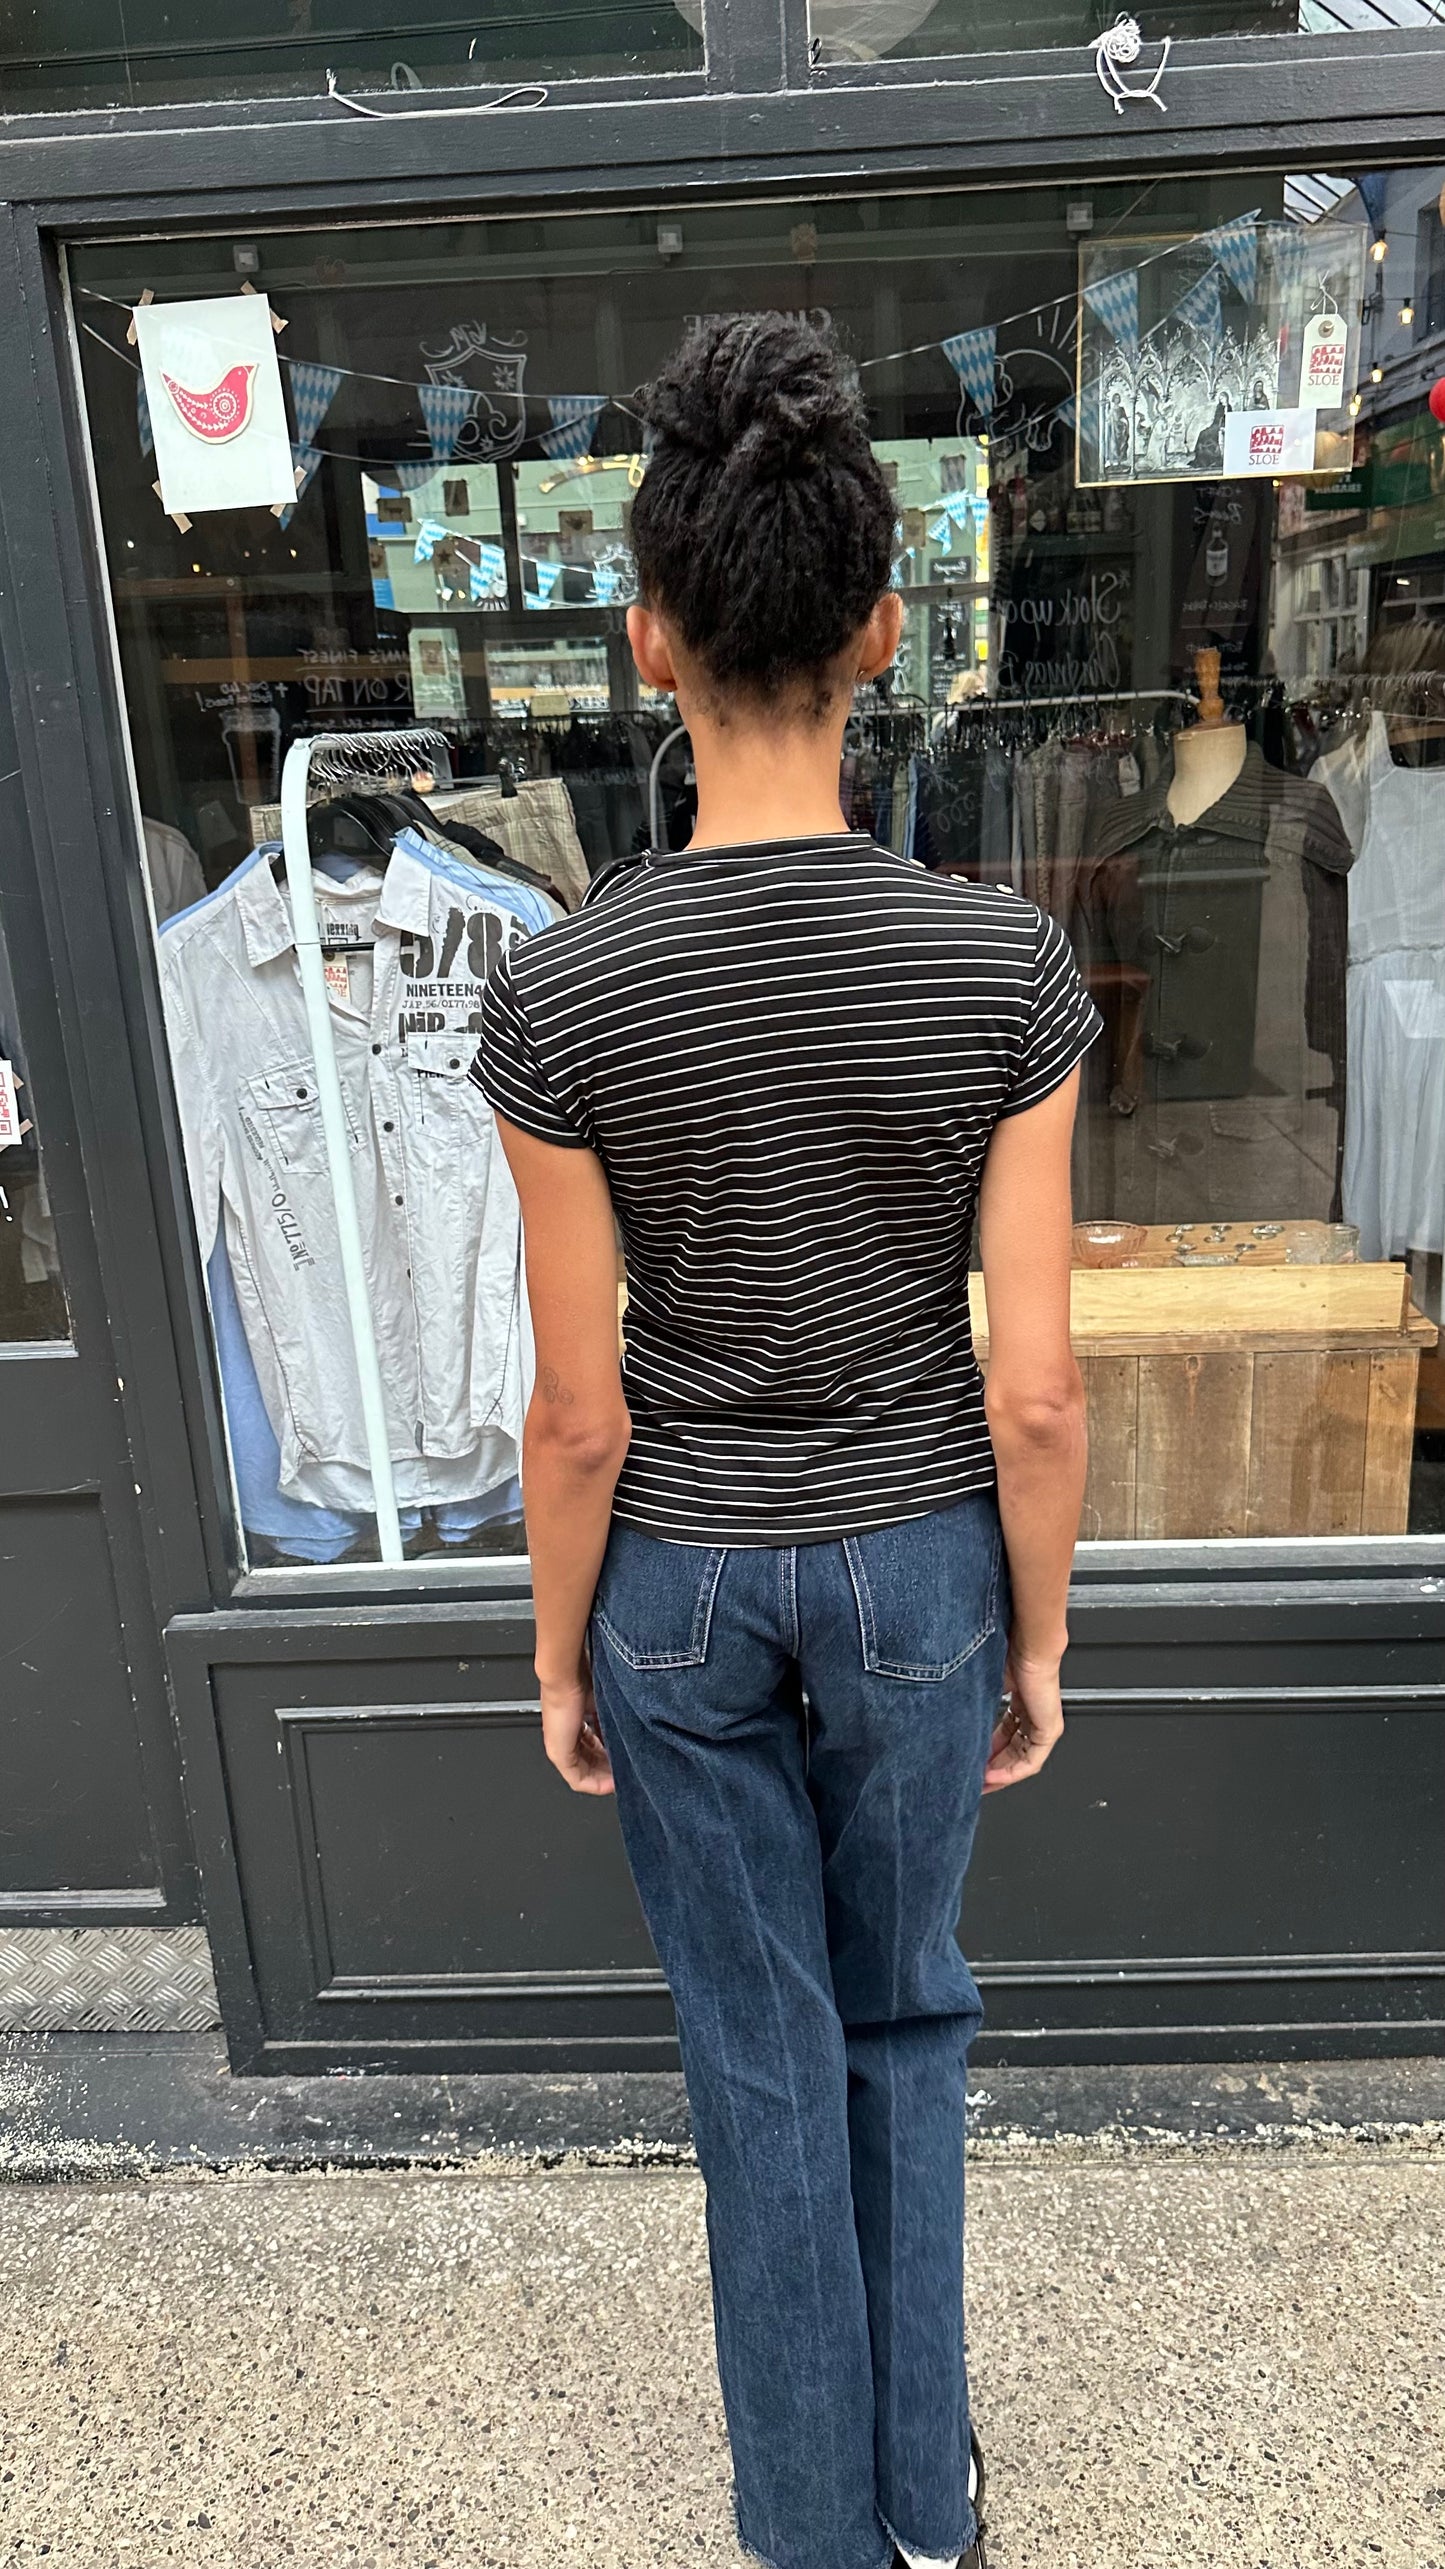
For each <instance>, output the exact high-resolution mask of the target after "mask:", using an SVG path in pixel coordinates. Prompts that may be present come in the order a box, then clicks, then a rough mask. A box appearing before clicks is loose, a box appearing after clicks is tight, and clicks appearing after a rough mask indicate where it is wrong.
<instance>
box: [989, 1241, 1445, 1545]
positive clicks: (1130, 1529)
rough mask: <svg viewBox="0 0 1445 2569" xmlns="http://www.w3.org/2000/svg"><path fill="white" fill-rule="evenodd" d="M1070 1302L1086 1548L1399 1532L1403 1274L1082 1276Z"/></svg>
mask: <svg viewBox="0 0 1445 2569" xmlns="http://www.w3.org/2000/svg"><path fill="white" fill-rule="evenodd" d="M969 1298H970V1305H971V1308H972V1311H973V1316H974V1327H975V1336H976V1340H977V1343H978V1347H979V1353H980V1357H981V1358H982V1359H983V1360H984V1361H985V1362H986V1361H987V1350H988V1313H987V1303H986V1299H985V1296H984V1291H983V1280H982V1278H981V1277H979V1276H974V1277H972V1278H971V1279H970V1297H969ZM1072 1304H1073V1316H1072V1326H1073V1337H1074V1350H1075V1353H1076V1355H1077V1356H1078V1359H1079V1365H1080V1370H1081V1371H1082V1373H1083V1377H1084V1388H1085V1393H1086V1396H1087V1399H1088V1407H1089V1479H1088V1486H1087V1489H1086V1491H1085V1497H1084V1515H1083V1525H1082V1529H1081V1531H1082V1534H1083V1537H1084V1539H1085V1540H1090V1541H1108V1540H1110V1539H1114V1540H1121V1539H1126V1538H1128V1537H1130V1536H1135V1537H1140V1538H1153V1539H1155V1540H1158V1539H1161V1538H1164V1537H1173V1538H1175V1539H1181V1538H1183V1537H1186V1536H1191V1535H1196V1536H1197V1535H1267V1534H1401V1533H1403V1532H1404V1531H1405V1527H1406V1524H1407V1521H1408V1513H1409V1495H1410V1464H1411V1455H1412V1441H1413V1437H1414V1429H1415V1396H1416V1381H1417V1375H1418V1371H1419V1365H1420V1356H1421V1351H1422V1349H1426V1348H1430V1347H1433V1345H1434V1344H1435V1339H1436V1334H1437V1333H1436V1331H1435V1329H1434V1326H1433V1324H1432V1323H1431V1322H1430V1321H1428V1320H1426V1319H1424V1318H1423V1317H1422V1316H1421V1314H1420V1313H1419V1312H1417V1311H1415V1310H1413V1309H1412V1307H1411V1305H1410V1301H1409V1296H1408V1292H1407V1279H1406V1273H1405V1269H1404V1268H1403V1267H1402V1266H1397V1265H1393V1264H1386V1263H1380V1264H1362V1265H1357V1266H1338V1267H1254V1268H1243V1267H1182V1268H1180V1267H1162V1268H1139V1269H1130V1270H1122V1269H1117V1268H1108V1269H1081V1270H1076V1271H1075V1274H1074V1277H1073V1290H1072Z"/></svg>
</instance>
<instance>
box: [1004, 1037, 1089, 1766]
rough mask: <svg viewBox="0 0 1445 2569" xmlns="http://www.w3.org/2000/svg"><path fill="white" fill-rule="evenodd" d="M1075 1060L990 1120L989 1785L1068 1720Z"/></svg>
mask: <svg viewBox="0 0 1445 2569" xmlns="http://www.w3.org/2000/svg"><path fill="white" fill-rule="evenodd" d="M1078 1094H1079V1074H1078V1072H1077V1071H1075V1072H1074V1073H1073V1074H1072V1076H1071V1077H1070V1078H1068V1079H1066V1080H1065V1081H1064V1082H1063V1084H1062V1086H1061V1087H1059V1088H1056V1089H1055V1090H1054V1092H1053V1094H1052V1096H1050V1097H1046V1098H1044V1099H1042V1101H1041V1102H1040V1104H1039V1105H1037V1106H1030V1107H1027V1108H1026V1109H1025V1110H1024V1112H1023V1113H1022V1114H1021V1115H1009V1116H1005V1118H1004V1120H1003V1122H1002V1123H1000V1124H997V1125H996V1126H995V1127H994V1132H993V1137H992V1139H991V1141H990V1143H989V1146H988V1156H987V1158H986V1159H985V1161H984V1168H983V1185H982V1188H981V1191H980V1195H979V1244H980V1247H981V1249H982V1252H983V1279H984V1289H985V1291H986V1293H987V1295H988V1341H989V1357H988V1381H987V1385H986V1391H985V1405H986V1408H987V1411H988V1424H989V1433H990V1435H991V1436H992V1438H993V1450H994V1456H995V1459H996V1461H997V1464H998V1503H999V1514H1000V1516H1001V1518H1002V1520H1003V1537H1004V1548H1005V1550H1006V1552H1007V1554H1008V1566H1009V1579H1010V1583H1011V1585H1012V1588H1013V1623H1012V1627H1011V1630H1010V1634H1009V1658H1008V1677H1007V1681H1006V1682H1007V1684H1008V1687H1009V1690H1010V1695H1011V1709H1010V1712H1009V1713H1008V1714H1007V1715H1006V1716H1005V1718H1004V1720H1003V1721H1001V1722H1000V1724H999V1726H998V1729H997V1730H996V1731H995V1733H994V1739H993V1747H992V1750H991V1753H990V1756H989V1762H988V1771H987V1775H986V1777H985V1780H984V1790H985V1792H997V1791H998V1790H999V1788H1000V1787H1001V1786H1002V1785H1005V1784H1017V1783H1021V1782H1022V1780H1023V1778H1024V1777H1025V1776H1026V1775H1034V1774H1037V1772H1038V1770H1039V1768H1040V1767H1041V1766H1042V1765H1043V1762H1044V1760H1045V1758H1046V1757H1047V1756H1048V1754H1049V1751H1050V1750H1051V1749H1052V1747H1053V1746H1054V1743H1055V1741H1056V1740H1057V1739H1058V1737H1059V1734H1060V1732H1061V1731H1062V1729H1063V1726H1064V1715H1063V1707H1062V1704H1061V1702H1060V1699H1059V1662H1060V1660H1061V1659H1062V1658H1063V1655H1064V1651H1065V1649H1066V1647H1067V1644H1068V1638H1069V1636H1068V1628H1067V1625H1066V1622H1065V1609H1066V1606H1067V1602H1068V1593H1069V1569H1070V1565H1071V1563H1072V1561H1073V1557H1074V1545H1075V1542H1076V1540H1077V1538H1078V1531H1079V1510H1080V1507H1081V1506H1082V1504H1083V1497H1084V1471H1085V1466H1086V1463H1087V1460H1088V1446H1087V1440H1086V1437H1085V1430H1084V1388H1083V1384H1082V1382H1081V1380H1080V1378H1079V1368H1078V1366H1077V1365H1076V1364H1075V1362H1074V1355H1073V1350H1072V1348H1071V1347H1070V1345H1069V1235H1070V1222H1071V1217H1072V1207H1071V1204H1070V1199H1069V1143H1070V1140H1071V1137H1072V1134H1073V1129H1074V1109H1075V1107H1076V1105H1077V1103H1078Z"/></svg>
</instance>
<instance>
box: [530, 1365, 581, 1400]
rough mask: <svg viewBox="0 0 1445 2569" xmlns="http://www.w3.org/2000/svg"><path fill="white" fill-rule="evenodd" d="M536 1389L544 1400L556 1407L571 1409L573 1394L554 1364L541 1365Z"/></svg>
mask: <svg viewBox="0 0 1445 2569" xmlns="http://www.w3.org/2000/svg"><path fill="white" fill-rule="evenodd" d="M537 1389H538V1391H539V1392H540V1393H541V1395H542V1398H543V1400H544V1401H547V1402H548V1403H550V1404H551V1406H552V1407H554V1408H557V1409H571V1407H572V1405H573V1395H572V1393H571V1392H569V1390H568V1389H567V1386H566V1384H565V1383H564V1382H563V1380H562V1377H561V1375H560V1374H559V1373H558V1371H557V1368H556V1366H555V1365H543V1366H542V1367H541V1368H540V1370H539V1372H538V1375H537Z"/></svg>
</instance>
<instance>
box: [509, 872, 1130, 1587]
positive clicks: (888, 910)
mask: <svg viewBox="0 0 1445 2569" xmlns="http://www.w3.org/2000/svg"><path fill="white" fill-rule="evenodd" d="M1098 1024H1099V1018H1098V1014H1097V1011H1096V1010H1095V1008H1094V1005H1093V1003H1092V1001H1091V1000H1090V999H1089V998H1088V996H1087V994H1086V993H1085V991H1084V989H1083V986H1082V984H1081V982H1080V980H1079V975H1078V972H1077V970H1076V968H1075V965H1074V961H1073V957H1072V955H1071V954H1070V951H1069V947H1068V944H1067V942H1066V940H1065V938H1064V935H1063V933H1062V931H1061V929H1060V928H1059V927H1057V926H1056V924H1055V923H1054V921H1053V920H1051V919H1049V918H1048V917H1046V916H1043V915H1041V913H1040V912H1039V911H1038V910H1036V909H1035V908H1034V907H1033V906H1032V904H1031V903H1029V902H1027V901H1023V900H1021V899H1019V898H1018V896H1017V895H1016V894H1014V893H1012V892H1007V891H1002V890H999V889H997V888H995V887H994V886H992V885H981V884H975V883H969V882H964V881H961V880H958V879H956V878H950V877H944V876H939V875H934V874H929V873H926V872H925V871H924V869H923V868H922V867H921V866H919V865H915V864H914V863H913V862H912V860H911V859H909V858H906V857H901V856H895V855H893V854H892V853H891V852H890V851H889V850H888V849H887V848H880V847H877V846H875V845H874V843H873V841H872V840H871V839H869V838H866V837H862V836H859V835H857V834H854V835H851V836H847V837H844V836H842V835H841V834H840V835H837V836H834V837H825V838H818V839H807V840H784V841H779V842H769V843H766V844H762V845H755V846H743V847H726V848H716V847H714V848H704V849H700V850H699V851H697V852H696V853H692V852H690V851H684V852H683V853H682V854H680V855H660V854H654V855H652V856H649V857H647V858H644V859H643V860H641V861H640V862H637V863H634V864H631V865H624V866H622V867H619V868H618V869H616V871H615V872H614V874H613V875H612V876H610V877H609V878H607V879H606V880H605V882H599V884H597V885H596V886H594V889H593V894H592V896H591V898H590V900H589V904H588V906H586V907H585V908H584V909H582V910H580V911H578V912H577V913H576V914H575V916H573V917H572V918H570V919H564V920H562V921H561V922H559V924H558V925H557V926H556V927H553V928H549V929H547V930H546V931H545V932H544V933H543V934H542V935H541V936H537V937H532V938H529V939H527V940H526V942H525V943H522V942H517V943H514V944H513V946H512V948H511V950H510V953H509V954H508V956H507V957H506V959H505V961H504V962H503V963H502V964H501V965H500V966H499V968H498V969H497V971H496V972H495V973H494V974H493V976H492V978H491V980H490V982H489V983H488V985H487V993H486V999H485V1003H484V1009H483V1018H482V1039H481V1049H480V1052H479V1054H478V1057H477V1062H476V1064H475V1066H474V1068H473V1072H472V1076H473V1078H474V1079H476V1080H477V1082H478V1084H479V1086H480V1087H481V1088H482V1089H483V1091H484V1093H485V1094H486V1096H487V1097H488V1098H490V1100H491V1102H492V1104H493V1105H494V1106H495V1108H496V1109H497V1112H498V1114H500V1115H503V1116H506V1117H507V1118H508V1119H509V1121H510V1122H512V1123H513V1124H519V1125H520V1126H521V1127H522V1129H523V1131H524V1132H528V1133H532V1134H536V1135H537V1136H538V1137H539V1138H540V1139H541V1140H542V1141H544V1142H557V1143H562V1144H564V1145H570V1146H572V1147H574V1148H575V1147H579V1146H585V1147H589V1148H591V1149H593V1150H595V1151H596V1152H597V1154H598V1157H599V1158H600V1159H601V1161H602V1164H603V1167H604V1168H605V1170H606V1172H607V1179H608V1184H609V1186H610V1187H611V1190H612V1201H613V1204H614V1206H615V1208H616V1213H617V1220H618V1223H619V1226H620V1228H621V1232H622V1239H623V1244H624V1248H625V1250H626V1257H627V1276H628V1286H629V1294H630V1300H629V1305H628V1312H627V1328H626V1336H627V1355H626V1367H625V1374H626V1387H627V1401H628V1406H629V1408H630V1410H631V1413H632V1421H633V1432H632V1444H631V1448H630V1451H629V1453H628V1456H627V1460H626V1462H625V1463H624V1465H623V1468H622V1477H621V1479H620V1480H619V1482H618V1485H617V1497H616V1513H617V1515H618V1516H619V1517H620V1518H622V1519H624V1520H625V1522H626V1523H627V1524H629V1525H635V1526H640V1527H641V1528H642V1529H643V1530H644V1531H645V1532H647V1533H649V1534H658V1535H663V1536H667V1537H671V1538H672V1539H673V1540H675V1541H679V1542H689V1543H727V1544H748V1545H754V1544H789V1543H804V1542H810V1541H825V1540H827V1539H828V1538H830V1537H834V1536H838V1535H843V1534H856V1533H863V1532H866V1531H867V1530H868V1529H869V1528H870V1527H875V1526H881V1525H891V1524H896V1523H899V1522H901V1521H902V1520H903V1519H904V1518H907V1517H917V1516H925V1515H927V1514H928V1513H929V1512H930V1510H932V1509H934V1508H939V1507H948V1506H950V1505H952V1504H953V1503H954V1502H955V1501H956V1500H958V1499H961V1498H963V1497H964V1496H965V1495H966V1494H967V1493H968V1492H969V1491H970V1490H977V1489H980V1488H984V1487H986V1486H987V1485H988V1484H989V1483H990V1482H991V1481H992V1479H993V1474H994V1466H993V1455H992V1451H991V1449H990V1445H989V1438H988V1429H987V1426H986V1424H985V1421H984V1411H983V1385H982V1380H981V1377H980V1374H979V1369H978V1364H977V1360H976V1358H975V1356H974V1352H973V1342H972V1338H971V1336H970V1333H969V1321H968V1261H969V1250H970V1246H971V1243H972V1239H973V1230H974V1214H975V1209H976V1206H977V1201H978V1186H979V1175H980V1171H981V1168H982V1163H983V1155H984V1150H985V1147H986V1145H987V1142H988V1138H989V1135H990V1133H991V1132H992V1130H993V1127H994V1125H995V1123H996V1122H997V1121H998V1119H999V1117H1000V1116H1003V1115H1014V1114H1017V1113H1018V1112H1019V1111H1020V1109H1021V1108H1023V1107H1026V1106H1034V1105H1037V1103H1038V1101H1039V1100H1040V1099H1041V1098H1043V1097H1046V1096H1047V1095H1048V1094H1049V1092H1050V1090H1051V1089H1053V1088H1056V1087H1057V1086H1058V1084H1059V1083H1060V1081H1061V1080H1063V1079H1064V1078H1065V1077H1066V1076H1067V1074H1068V1072H1069V1071H1070V1070H1071V1069H1072V1067H1073V1065H1074V1063H1075V1062H1076V1061H1077V1060H1078V1059H1079V1057H1080V1055H1081V1054H1082V1053H1083V1052H1084V1051H1085V1050H1086V1049H1087V1047H1088V1045H1089V1044H1090V1043H1091V1042H1092V1040H1093V1037H1094V1034H1095V1032H1096V1031H1097V1028H1098Z"/></svg>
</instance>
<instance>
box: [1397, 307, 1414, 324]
mask: <svg viewBox="0 0 1445 2569" xmlns="http://www.w3.org/2000/svg"><path fill="white" fill-rule="evenodd" d="M1414 318H1415V307H1414V305H1413V303H1402V304H1401V306H1400V319H1401V320H1402V321H1403V323H1404V325H1405V327H1406V329H1407V330H1408V329H1409V327H1410V324H1411V322H1412V321H1413V320H1414Z"/></svg>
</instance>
